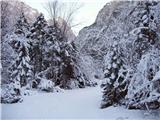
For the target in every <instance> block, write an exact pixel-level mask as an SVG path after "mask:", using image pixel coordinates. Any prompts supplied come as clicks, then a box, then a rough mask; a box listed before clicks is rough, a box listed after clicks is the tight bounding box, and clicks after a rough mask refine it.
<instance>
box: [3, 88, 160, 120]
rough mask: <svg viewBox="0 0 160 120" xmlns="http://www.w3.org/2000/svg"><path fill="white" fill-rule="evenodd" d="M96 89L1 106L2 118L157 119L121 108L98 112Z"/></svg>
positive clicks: (29, 98) (42, 96) (70, 91)
mask: <svg viewBox="0 0 160 120" xmlns="http://www.w3.org/2000/svg"><path fill="white" fill-rule="evenodd" d="M101 96H102V93H101V89H100V88H99V86H97V87H92V88H85V89H75V90H66V91H64V92H60V93H38V94H35V95H32V96H27V97H25V98H24V101H23V102H22V103H17V104H10V105H9V104H2V119H15V120H18V119H63V118H66V119H109V120H111V119H112V120H130V119H132V120H133V119H134V120H141V119H145V120H147V119H153V120H156V119H157V120H158V118H160V116H159V117H158V116H157V115H155V114H158V113H155V114H154V113H152V114H148V113H146V112H144V111H140V110H127V109H125V108H123V107H109V108H106V109H100V108H99V107H100V103H101Z"/></svg>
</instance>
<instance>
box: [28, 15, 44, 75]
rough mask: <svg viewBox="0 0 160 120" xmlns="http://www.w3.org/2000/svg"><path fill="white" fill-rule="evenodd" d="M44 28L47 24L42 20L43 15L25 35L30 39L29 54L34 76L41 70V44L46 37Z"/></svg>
mask: <svg viewBox="0 0 160 120" xmlns="http://www.w3.org/2000/svg"><path fill="white" fill-rule="evenodd" d="M46 26H47V22H46V20H45V19H44V16H43V14H40V15H39V16H38V17H37V19H36V21H35V22H34V23H33V25H32V26H31V30H30V33H29V34H28V35H27V38H29V39H30V45H31V49H30V51H29V53H30V57H31V61H32V65H33V73H34V75H36V74H37V73H38V72H41V71H42V70H43V66H42V62H43V44H44V42H45V37H46V33H45V27H46Z"/></svg>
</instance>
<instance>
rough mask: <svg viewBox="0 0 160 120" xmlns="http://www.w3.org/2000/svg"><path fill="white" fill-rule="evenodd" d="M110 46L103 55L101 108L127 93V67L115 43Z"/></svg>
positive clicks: (113, 102)
mask: <svg viewBox="0 0 160 120" xmlns="http://www.w3.org/2000/svg"><path fill="white" fill-rule="evenodd" d="M112 48H113V49H111V50H110V51H109V52H108V54H107V56H106V57H105V62H106V63H105V64H106V67H105V69H104V74H105V81H104V83H102V85H101V87H103V89H104V90H103V99H102V103H101V108H106V107H108V106H111V105H113V104H115V103H120V100H122V99H124V97H125V96H126V94H127V85H128V83H127V81H126V80H125V77H126V75H127V69H126V67H125V66H124V63H123V61H122V59H121V56H120V55H119V52H118V47H117V45H114V46H113V47H112Z"/></svg>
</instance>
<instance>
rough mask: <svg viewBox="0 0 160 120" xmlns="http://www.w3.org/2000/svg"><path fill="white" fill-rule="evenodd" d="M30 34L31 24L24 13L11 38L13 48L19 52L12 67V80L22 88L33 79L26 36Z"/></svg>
mask: <svg viewBox="0 0 160 120" xmlns="http://www.w3.org/2000/svg"><path fill="white" fill-rule="evenodd" d="M28 32H29V24H28V22H27V20H26V18H25V16H24V14H23V13H22V15H21V16H20V18H19V20H18V21H17V23H16V25H15V32H14V34H13V36H11V42H10V44H11V46H12V47H13V49H14V50H15V51H16V52H17V54H18V56H17V59H16V60H15V63H14V64H13V65H12V66H11V68H10V72H11V76H12V80H13V81H16V82H17V84H18V85H20V87H23V86H26V85H27V84H28V83H29V82H30V80H31V77H32V71H31V69H32V68H31V65H30V57H29V48H30V45H29V43H28V42H29V40H28V39H27V38H26V35H27V34H28Z"/></svg>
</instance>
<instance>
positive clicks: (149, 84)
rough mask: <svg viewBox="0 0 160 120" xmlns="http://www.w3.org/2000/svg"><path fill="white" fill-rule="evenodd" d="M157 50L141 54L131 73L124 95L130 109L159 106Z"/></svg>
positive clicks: (159, 65) (159, 81)
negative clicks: (133, 71)
mask: <svg viewBox="0 0 160 120" xmlns="http://www.w3.org/2000/svg"><path fill="white" fill-rule="evenodd" d="M159 55H160V54H159V50H156V49H155V50H152V51H150V53H148V54H146V55H143V56H142V59H141V60H140V62H139V64H138V66H137V69H136V72H135V74H134V75H133V77H132V79H131V82H130V85H129V87H128V93H127V96H126V99H127V104H128V108H130V109H157V108H159V107H160V89H159V88H160V79H159V77H160V76H159V71H160V57H159Z"/></svg>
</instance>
